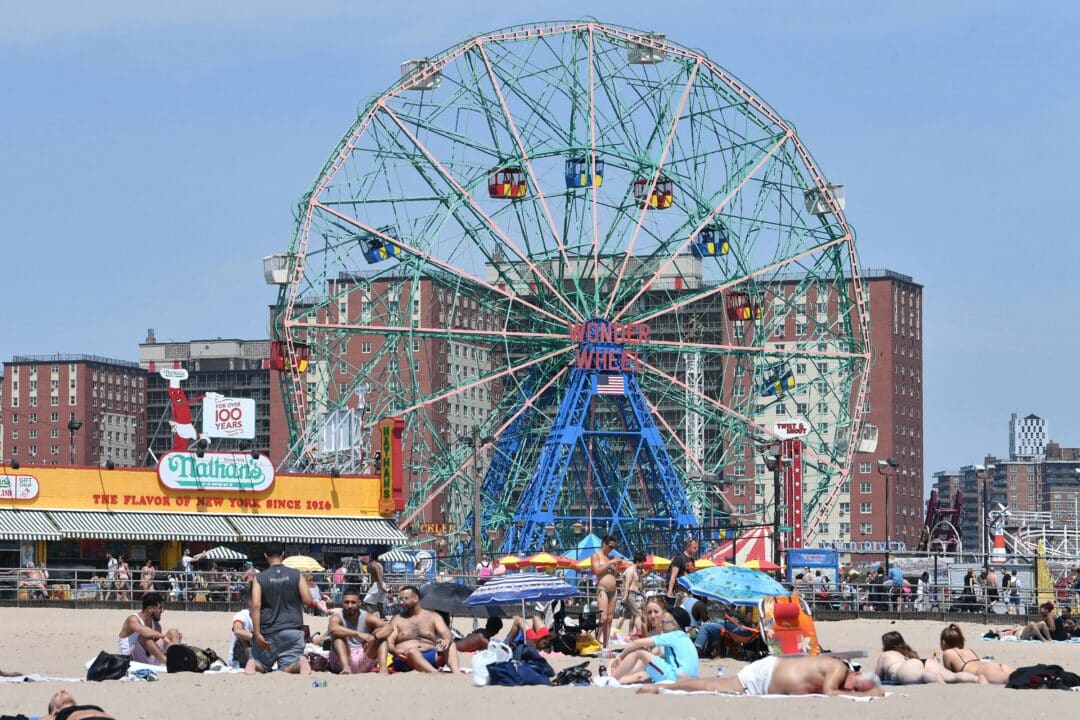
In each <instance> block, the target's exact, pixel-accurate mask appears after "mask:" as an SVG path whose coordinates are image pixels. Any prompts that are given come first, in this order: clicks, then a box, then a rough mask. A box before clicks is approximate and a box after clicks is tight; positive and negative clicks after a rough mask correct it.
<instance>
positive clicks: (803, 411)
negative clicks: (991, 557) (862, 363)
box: [727, 269, 924, 551]
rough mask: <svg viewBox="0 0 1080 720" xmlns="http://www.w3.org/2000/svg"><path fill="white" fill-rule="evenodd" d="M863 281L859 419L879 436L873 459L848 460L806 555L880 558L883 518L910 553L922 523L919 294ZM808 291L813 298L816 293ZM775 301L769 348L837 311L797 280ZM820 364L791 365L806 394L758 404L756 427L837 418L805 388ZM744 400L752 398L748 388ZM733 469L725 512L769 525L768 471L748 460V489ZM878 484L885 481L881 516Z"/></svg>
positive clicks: (886, 280) (872, 274)
mask: <svg viewBox="0 0 1080 720" xmlns="http://www.w3.org/2000/svg"><path fill="white" fill-rule="evenodd" d="M862 277H863V281H864V288H865V290H866V292H867V300H868V304H869V313H870V330H871V338H872V344H873V347H874V350H875V355H874V362H873V366H872V368H871V372H870V385H869V388H868V392H867V402H866V408H865V414H864V416H863V420H864V422H865V423H870V424H872V425H874V426H875V427H876V428H877V429H878V445H877V450H876V451H875V452H874V453H872V454H862V453H857V454H856V455H855V457H854V461H853V465H852V470H851V475H850V476H849V480H848V481H846V482H845V483H844V484H843V486H842V487H841V490H840V494H839V495H838V496H837V497H836V498H835V500H834V502H833V504H832V506H831V509H830V512H829V514H828V516H827V517H826V518H825V519H824V520H822V522H821V523H820V524H819V526H818V531H817V533H816V534H815V535H814V536H813V537H812V538H807V541H808V542H809V543H810V544H811V545H813V546H815V547H820V546H831V545H833V544H835V543H842V545H840V547H850V545H848V544H849V543H854V546H855V548H856V549H858V550H859V551H863V550H872V549H875V548H876V549H883V547H884V545H883V543H884V542H885V540H886V526H885V519H886V513H888V516H889V518H890V520H889V528H888V535H889V538H890V539H891V541H892V542H893V543H894V547H900V546H899V543H903V544H904V547H907V548H914V547H915V546H916V544H917V543H918V539H919V532H920V530H921V527H922V524H923V520H924V502H923V439H922V430H923V416H922V409H923V400H922V346H923V341H922V286H921V285H919V284H917V283H915V282H914V281H913V280H912V278H911V277H909V276H907V275H903V274H901V273H898V272H895V271H892V270H873V269H872V270H864V271H863V275H862ZM817 292H818V293H822V292H824V289H821V290H818V291H817ZM799 293H802V295H799ZM774 294H775V297H776V303H777V309H776V310H774V312H776V311H779V307H780V306H783V307H784V312H787V313H788V314H787V316H786V317H785V319H784V321H783V322H782V323H778V324H775V327H776V332H775V334H774V335H773V336H772V337H771V338H770V340H769V342H768V343H767V344H766V346H767V347H772V348H777V349H783V348H784V346H785V345H786V344H788V343H791V342H798V341H800V340H804V339H805V337H806V336H807V332H808V331H807V328H808V327H812V325H813V322H814V320H815V317H814V316H815V315H816V316H817V319H821V318H822V317H826V316H828V314H829V311H830V308H834V306H835V302H836V300H835V298H833V297H827V296H825V295H822V296H821V297H818V295H817V294H815V293H813V292H811V293H810V294H807V293H806V291H805V289H800V279H798V278H794V279H791V280H783V281H781V282H779V283H777V286H776V288H775V290H774ZM735 325H736V327H735V328H734V332H735V334H736V335H738V332H739V331H740V328H739V327H738V325H739V324H738V323H736V324H735ZM818 349H819V350H822V351H827V350H829V349H830V347H829V345H828V343H827V342H826V343H824V344H822V345H819V346H818ZM829 362H835V361H813V362H812V361H810V360H806V361H800V362H796V363H794V367H793V370H794V372H795V374H796V376H797V382H798V383H799V384H800V385H803V386H807V385H808V386H810V387H811V390H810V391H809V392H808V393H806V394H803V395H800V396H796V397H795V399H793V400H784V401H782V402H777V403H765V404H763V405H761V406H760V407H759V410H758V413H757V414H756V415H755V419H756V420H757V421H758V422H759V423H760V424H762V425H764V426H770V425H771V424H772V423H773V422H774V421H776V420H779V419H782V418H786V417H791V416H799V417H804V418H807V419H808V420H809V421H810V422H811V423H814V424H817V423H820V422H822V421H823V420H822V419H823V418H826V417H828V416H829V415H830V414H831V413H835V410H836V409H835V408H834V407H832V403H834V402H835V400H832V399H830V398H828V397H827V395H826V394H824V393H821V392H818V391H817V390H814V389H813V385H814V383H815V380H816V379H817V378H819V377H821V376H822V375H825V374H827V373H829V372H831V371H832V368H831V367H830V365H829ZM736 370H737V369H736ZM733 380H734V381H737V380H738V379H737V378H733ZM747 392H753V390H751V389H750V388H749V386H748V388H747ZM888 458H893V459H895V461H896V462H897V468H896V472H895V474H893V475H890V476H888V480H887V479H886V476H884V475H882V474H881V473H880V472H879V471H878V461H879V460H887V459H888ZM732 469H733V471H734V472H733V473H731V475H732V476H731V477H730V478H729V479H730V480H731V481H732V482H731V488H730V489H729V490H728V491H727V496H728V499H729V500H730V502H731V503H732V505H733V506H734V507H735V508H736V510H737V511H743V510H751V509H753V510H754V511H755V512H756V513H757V514H758V515H759V516H760V517H763V518H765V519H767V520H768V519H771V518H772V512H773V502H774V499H773V493H772V488H773V483H772V473H771V472H769V471H768V470H767V468H766V466H765V462H764V460H763V459H762V458H761V457H755V458H754V460H753V464H752V468H751V469H752V475H751V476H750V477H751V478H752V480H753V482H744V481H743V479H742V478H741V477H740V474H741V473H740V468H739V467H738V466H737V465H736V466H735V467H734V468H732ZM748 474H749V473H748ZM746 479H747V480H749V479H750V478H746ZM818 479H819V478H818V477H817V476H816V475H815V474H814V473H813V471H811V470H810V469H809V468H808V467H807V468H806V469H805V470H804V477H803V491H804V497H806V496H807V492H808V491H810V490H811V489H812V488H813V487H814V484H815V483H816V482H817V481H818ZM886 482H890V487H889V497H888V508H886V493H885V483H886ZM867 543H870V544H869V545H867ZM874 543H878V545H874Z"/></svg>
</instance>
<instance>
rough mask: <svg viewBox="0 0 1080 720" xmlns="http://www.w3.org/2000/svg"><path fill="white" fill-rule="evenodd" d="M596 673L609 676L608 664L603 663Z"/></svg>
mask: <svg viewBox="0 0 1080 720" xmlns="http://www.w3.org/2000/svg"><path fill="white" fill-rule="evenodd" d="M596 674H597V675H599V676H600V677H607V665H601V666H600V667H599V668H598V669H597V670H596Z"/></svg>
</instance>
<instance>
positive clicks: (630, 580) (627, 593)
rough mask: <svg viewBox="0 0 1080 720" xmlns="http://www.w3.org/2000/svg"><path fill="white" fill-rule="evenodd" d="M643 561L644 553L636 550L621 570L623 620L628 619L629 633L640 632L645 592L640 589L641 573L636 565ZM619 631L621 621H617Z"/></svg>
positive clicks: (637, 633) (635, 633)
mask: <svg viewBox="0 0 1080 720" xmlns="http://www.w3.org/2000/svg"><path fill="white" fill-rule="evenodd" d="M643 562H645V553H643V552H642V551H641V550H638V551H637V552H636V553H634V562H632V563H630V564H629V565H627V566H626V569H624V570H623V572H622V577H623V586H622V590H623V594H622V603H623V616H622V617H623V620H629V621H630V634H631V635H640V634H641V607H642V605H644V604H645V593H643V592H642V591H641V574H640V573H639V572H638V565H640V564H641V563H643ZM619 628H620V631H621V629H622V621H620V622H619Z"/></svg>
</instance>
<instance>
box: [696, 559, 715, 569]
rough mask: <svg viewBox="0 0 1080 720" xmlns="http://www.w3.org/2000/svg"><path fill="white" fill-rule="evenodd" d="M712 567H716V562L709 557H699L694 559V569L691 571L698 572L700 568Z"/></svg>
mask: <svg viewBox="0 0 1080 720" xmlns="http://www.w3.org/2000/svg"><path fill="white" fill-rule="evenodd" d="M711 567H716V563H714V562H713V561H712V560H709V559H707V558H699V559H697V560H695V561H694V569H693V570H691V571H690V572H697V571H698V570H704V569H706V568H711Z"/></svg>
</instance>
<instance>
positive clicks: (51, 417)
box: [49, 412, 96, 422]
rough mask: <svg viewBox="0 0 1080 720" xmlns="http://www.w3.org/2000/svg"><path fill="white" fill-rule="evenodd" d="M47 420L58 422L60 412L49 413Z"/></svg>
mask: <svg viewBox="0 0 1080 720" xmlns="http://www.w3.org/2000/svg"><path fill="white" fill-rule="evenodd" d="M95 419H96V418H95ZM49 422H60V413H58V412H54V413H49Z"/></svg>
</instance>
